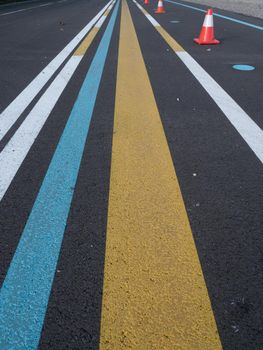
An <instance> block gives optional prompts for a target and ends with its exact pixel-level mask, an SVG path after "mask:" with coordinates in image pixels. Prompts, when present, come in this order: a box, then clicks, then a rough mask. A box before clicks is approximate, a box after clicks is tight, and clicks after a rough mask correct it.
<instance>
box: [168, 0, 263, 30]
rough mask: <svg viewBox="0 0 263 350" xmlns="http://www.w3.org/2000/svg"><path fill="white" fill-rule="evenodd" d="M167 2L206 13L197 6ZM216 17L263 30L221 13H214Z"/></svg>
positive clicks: (170, 0)
mask: <svg viewBox="0 0 263 350" xmlns="http://www.w3.org/2000/svg"><path fill="white" fill-rule="evenodd" d="M165 1H166V2H170V3H171V4H175V5H178V6H183V7H187V8H189V9H192V10H195V11H199V12H205V13H206V10H203V9H200V8H199V7H195V6H191V5H186V4H182V3H180V2H177V1H172V0H165ZM214 16H216V17H220V18H223V19H227V20H228V21H232V22H236V23H239V24H243V25H245V26H247V27H251V28H255V29H259V30H263V27H262V26H257V25H255V24H252V23H249V22H245V21H241V20H239V19H236V18H233V17H228V16H223V15H220V14H219V13H214Z"/></svg>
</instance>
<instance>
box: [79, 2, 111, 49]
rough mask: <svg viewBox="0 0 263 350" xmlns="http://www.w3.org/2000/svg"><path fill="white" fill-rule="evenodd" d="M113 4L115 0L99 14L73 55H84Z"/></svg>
mask: <svg viewBox="0 0 263 350" xmlns="http://www.w3.org/2000/svg"><path fill="white" fill-rule="evenodd" d="M114 4H115V1H113V2H112V4H111V5H110V6H109V7H108V8H107V9H106V11H105V12H104V14H103V15H102V16H101V18H100V19H99V20H98V21H97V23H96V24H95V26H94V27H93V28H92V30H91V31H90V32H89V34H88V35H87V36H86V37H85V39H84V40H83V41H82V43H81V44H80V45H79V47H78V48H77V49H76V51H75V52H74V54H73V55H74V56H84V55H85V53H86V51H87V50H88V48H89V47H90V45H91V43H92V41H93V39H94V38H95V36H96V35H97V33H98V31H99V30H100V27H101V26H102V24H103V22H104V21H105V19H106V18H107V16H108V14H109V13H110V11H111V9H112V7H113V5H114Z"/></svg>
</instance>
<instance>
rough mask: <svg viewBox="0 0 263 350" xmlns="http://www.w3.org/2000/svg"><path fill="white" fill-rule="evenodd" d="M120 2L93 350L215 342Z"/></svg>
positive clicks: (215, 345) (159, 129)
mask: <svg viewBox="0 0 263 350" xmlns="http://www.w3.org/2000/svg"><path fill="white" fill-rule="evenodd" d="M122 4H123V5H122V6H123V7H122V15H121V29H120V43H119V56H118V71H117V87H116V98H115V115H114V134H113V146H112V164H111V176H110V194H109V210H108V225H107V235H106V237H107V241H106V260H105V272H104V290H103V306H102V319H101V339H100V350H106V349H118V350H122V349H123V350H124V349H128V348H129V349H167V350H174V349H213V350H216V349H221V345H220V340H219V337H218V333H217V327H216V324H215V320H214V316H213V312H212V310H211V305H210V300H209V297H208V293H207V289H206V285H205V281H204V278H203V274H202V270H201V266H200V263H199V259H198V256H197V251H196V248H195V244H194V240H193V237H192V232H191V228H190V225H189V222H188V218H187V214H186V210H185V207H184V203H183V199H182V195H181V192H180V187H179V184H178V180H177V177H176V174H175V171H174V166H173V161H172V158H171V155H170V151H169V147H168V144H167V140H166V137H165V134H164V130H163V126H162V122H161V119H160V115H159V112H158V108H157V106H156V102H155V99H154V95H153V91H152V87H151V84H150V81H149V77H148V75H147V71H146V67H145V64H144V61H143V57H142V53H141V50H140V46H139V43H138V39H137V36H136V33H135V28H134V26H133V23H132V19H131V16H130V13H129V9H128V5H127V2H126V1H123V2H122Z"/></svg>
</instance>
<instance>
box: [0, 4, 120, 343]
mask: <svg viewBox="0 0 263 350" xmlns="http://www.w3.org/2000/svg"><path fill="white" fill-rule="evenodd" d="M118 8H119V1H118V3H117V4H116V6H115V9H114V11H113V13H112V16H111V19H110V21H109V24H108V26H107V29H106V31H105V32H104V35H103V37H102V39H101V42H100V44H99V47H98V49H97V52H96V54H95V56H94V58H93V61H92V63H91V65H90V68H89V71H88V73H87V75H86V77H85V80H84V83H83V85H82V87H81V89H80V92H79V95H78V97H77V100H76V102H75V104H74V107H73V109H72V111H71V114H70V116H69V119H68V122H67V124H66V127H65V129H64V131H63V134H62V136H61V138H60V141H59V144H58V146H57V149H56V151H55V153H54V156H53V158H52V160H51V163H50V166H49V168H48V171H47V173H46V176H45V178H44V181H43V183H42V186H41V188H40V190H39V193H38V196H37V198H36V201H35V203H34V206H33V209H32V211H31V213H30V216H29V218H28V221H27V223H26V226H25V228H24V231H23V233H22V236H21V239H20V242H19V244H18V247H17V249H16V252H15V254H14V257H13V260H12V262H11V264H10V267H9V270H8V273H7V275H6V278H5V281H4V283H3V286H2V288H1V292H0V349H1V350H31V349H32V350H35V349H37V347H38V342H39V339H40V335H41V330H42V326H43V322H44V317H45V313H46V308H47V304H48V299H49V295H50V291H51V287H52V283H53V278H54V274H55V271H56V265H57V260H58V257H59V252H60V249H61V243H62V240H63V236H64V231H65V227H66V223H67V218H68V213H69V210H70V205H71V201H72V197H73V193H74V187H75V184H76V181H77V176H78V172H79V167H80V162H81V158H82V154H83V151H84V146H85V143H86V139H87V134H88V131H89V125H90V120H91V117H92V113H93V109H94V105H95V101H96V97H97V93H98V89H99V85H100V81H101V76H102V73H103V69H104V65H105V61H106V57H107V53H108V49H109V44H110V40H111V37H112V32H113V28H114V24H115V22H116V17H117V13H118Z"/></svg>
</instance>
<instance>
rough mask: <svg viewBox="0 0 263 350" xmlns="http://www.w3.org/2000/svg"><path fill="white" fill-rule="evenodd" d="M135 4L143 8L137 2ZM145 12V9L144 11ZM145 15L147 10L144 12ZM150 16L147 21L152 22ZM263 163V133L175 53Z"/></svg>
mask: <svg viewBox="0 0 263 350" xmlns="http://www.w3.org/2000/svg"><path fill="white" fill-rule="evenodd" d="M133 2H134V3H135V4H136V5H137V6H138V7H139V8H141V6H140V5H139V4H138V3H137V1H135V0H133ZM143 10H144V9H143ZM142 12H143V13H144V14H145V12H146V11H145V10H144V11H142ZM150 17H151V16H150V15H148V16H147V19H148V20H149V21H150V22H151V20H150ZM174 52H175V54H176V55H177V56H178V57H179V58H180V59H181V61H182V62H183V63H184V64H185V65H186V67H187V68H188V69H189V70H190V72H191V73H192V74H193V75H194V77H195V78H196V79H197V80H198V81H199V83H200V84H201V85H202V87H203V88H204V89H205V90H206V92H207V93H208V94H209V95H210V97H211V98H212V99H213V100H214V102H215V103H216V104H217V106H218V107H219V108H220V109H221V111H222V112H223V113H224V115H225V116H226V117H227V119H228V120H229V121H230V123H231V124H232V125H233V126H234V128H235V129H236V130H237V131H238V133H239V134H240V135H241V137H242V138H243V139H244V140H245V141H246V143H247V144H248V146H249V147H250V148H251V150H252V151H253V152H254V153H255V155H256V156H257V157H258V159H259V160H260V161H261V163H263V131H262V129H261V128H260V127H259V126H258V125H257V124H256V123H255V122H254V121H253V120H252V119H251V118H250V116H249V115H248V114H247V113H246V112H245V111H244V110H243V109H242V108H241V107H240V106H239V105H238V104H237V103H236V102H235V101H234V100H233V98H232V97H231V96H230V95H228V93H227V92H226V91H225V90H224V89H223V88H222V87H221V86H220V85H219V84H218V83H217V82H216V81H215V80H214V79H213V78H212V77H211V76H210V75H209V74H208V73H207V72H206V71H205V70H204V68H202V67H201V66H200V64H199V63H197V62H196V61H195V60H194V59H193V57H192V56H191V55H189V53H187V52H186V51H174Z"/></svg>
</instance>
